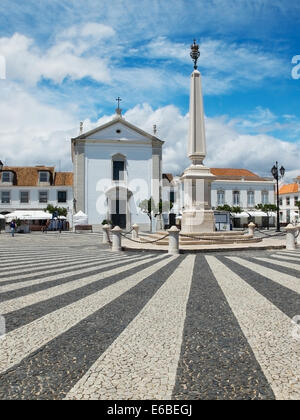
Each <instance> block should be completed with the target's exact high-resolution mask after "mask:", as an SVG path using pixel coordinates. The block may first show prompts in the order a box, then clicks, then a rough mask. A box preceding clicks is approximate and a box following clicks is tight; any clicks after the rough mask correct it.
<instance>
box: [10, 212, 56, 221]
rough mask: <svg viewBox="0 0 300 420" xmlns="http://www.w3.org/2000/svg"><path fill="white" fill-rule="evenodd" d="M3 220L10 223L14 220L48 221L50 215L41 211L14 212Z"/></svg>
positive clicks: (50, 217)
mask: <svg viewBox="0 0 300 420" xmlns="http://www.w3.org/2000/svg"><path fill="white" fill-rule="evenodd" d="M5 219H6V221H7V222H10V221H12V220H14V219H20V220H48V219H52V214H50V213H47V212H45V211H42V210H29V211H26V210H15V211H14V212H12V213H9V214H6V216H5Z"/></svg>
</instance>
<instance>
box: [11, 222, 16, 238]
mask: <svg viewBox="0 0 300 420" xmlns="http://www.w3.org/2000/svg"><path fill="white" fill-rule="evenodd" d="M10 231H11V236H12V237H14V236H15V231H16V222H15V221H14V220H12V221H11V223H10Z"/></svg>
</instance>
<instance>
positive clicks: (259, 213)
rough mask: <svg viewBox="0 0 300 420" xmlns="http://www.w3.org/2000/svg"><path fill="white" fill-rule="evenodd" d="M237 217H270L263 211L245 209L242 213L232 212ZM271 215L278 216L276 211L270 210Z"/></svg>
mask: <svg viewBox="0 0 300 420" xmlns="http://www.w3.org/2000/svg"><path fill="white" fill-rule="evenodd" d="M230 214H231V216H232V217H233V218H235V219H240V218H244V217H245V218H246V217H268V213H265V212H263V211H259V210H258V211H247V212H246V211H243V212H242V213H230ZM269 217H276V213H274V212H270V213H269Z"/></svg>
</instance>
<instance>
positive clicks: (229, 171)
mask: <svg viewBox="0 0 300 420" xmlns="http://www.w3.org/2000/svg"><path fill="white" fill-rule="evenodd" d="M210 172H211V173H212V174H213V175H215V176H216V177H218V178H221V179H235V180H237V179H242V178H244V179H245V180H250V181H259V180H261V181H265V180H266V179H267V178H262V177H260V176H258V175H256V174H255V173H253V172H251V171H248V169H236V168H210Z"/></svg>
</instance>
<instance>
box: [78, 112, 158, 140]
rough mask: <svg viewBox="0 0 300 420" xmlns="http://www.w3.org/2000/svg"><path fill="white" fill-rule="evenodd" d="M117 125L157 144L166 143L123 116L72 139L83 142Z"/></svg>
mask: <svg viewBox="0 0 300 420" xmlns="http://www.w3.org/2000/svg"><path fill="white" fill-rule="evenodd" d="M117 123H120V124H123V125H125V126H126V127H128V128H130V129H131V130H133V131H136V132H137V133H139V134H140V135H142V136H144V137H148V138H149V139H150V140H155V141H156V142H159V143H161V144H163V143H164V141H162V140H160V139H159V138H158V137H156V136H153V135H152V134H149V133H147V132H146V131H144V130H142V129H141V128H139V127H137V126H135V125H133V124H131V123H129V122H128V121H126V120H125V119H124V118H123V117H121V116H116V117H114V118H113V119H112V120H111V121H109V122H107V123H105V124H102V125H100V126H99V127H96V128H94V129H93V130H90V131H87V132H86V133H82V134H80V135H79V136H77V137H74V138H72V140H81V139H82V140H84V139H86V138H87V137H90V136H92V135H93V134H95V133H97V132H99V131H101V130H104V129H105V128H108V127H110V126H112V125H114V124H117Z"/></svg>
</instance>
